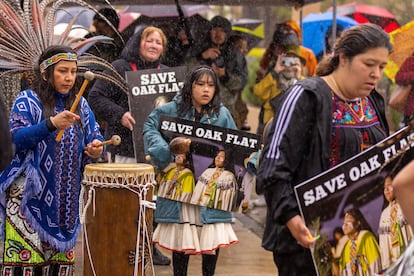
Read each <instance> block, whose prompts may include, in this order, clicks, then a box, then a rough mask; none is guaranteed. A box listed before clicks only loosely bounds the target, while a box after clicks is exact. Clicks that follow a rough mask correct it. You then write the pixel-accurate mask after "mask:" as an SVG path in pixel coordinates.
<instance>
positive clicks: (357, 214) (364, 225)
mask: <svg viewBox="0 0 414 276" xmlns="http://www.w3.org/2000/svg"><path fill="white" fill-rule="evenodd" d="M346 215H350V216H352V217H353V218H354V219H355V224H356V225H354V227H355V229H356V230H357V231H361V230H368V231H370V232H372V229H371V227H370V226H369V224H368V222H367V220H366V219H365V217H364V216H363V215H362V213H361V211H360V210H359V209H358V208H352V209H349V210H348V211H346V212H345V216H346Z"/></svg>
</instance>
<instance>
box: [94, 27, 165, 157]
mask: <svg viewBox="0 0 414 276" xmlns="http://www.w3.org/2000/svg"><path fill="white" fill-rule="evenodd" d="M166 45H167V38H166V37H165V35H164V33H163V31H162V30H161V29H159V28H156V27H153V26H149V27H146V28H143V29H141V30H140V31H138V32H137V33H136V34H134V35H133V36H132V37H131V38H130V39H129V40H128V42H127V44H126V45H125V48H124V49H123V50H122V53H121V57H120V58H119V59H117V60H115V61H114V62H113V63H112V65H113V67H114V68H115V69H116V71H117V72H118V73H119V74H120V75H121V76H123V77H125V72H127V71H137V70H145V69H160V68H166V66H164V65H162V64H161V63H160V59H161V56H162V54H163V53H164V50H165V48H166ZM88 101H89V104H90V105H91V108H92V110H93V111H94V113H95V114H96V115H97V117H99V118H100V119H102V120H104V121H106V123H107V126H106V130H105V138H106V139H110V138H111V137H112V135H115V134H116V135H119V136H120V137H121V140H122V143H121V144H120V145H119V146H116V147H112V148H111V147H109V150H110V151H111V153H112V155H115V157H114V161H115V162H124V163H125V162H136V160H135V156H134V145H133V141H132V128H133V126H134V124H135V120H134V118H133V117H132V115H131V112H130V111H129V104H128V94H127V93H125V92H124V91H123V90H122V89H121V88H119V87H118V86H116V85H114V84H112V83H110V82H107V81H104V80H97V81H96V82H95V84H94V86H93V87H92V89H91V91H90V93H89V96H88Z"/></svg>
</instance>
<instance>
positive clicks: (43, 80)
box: [31, 45, 79, 118]
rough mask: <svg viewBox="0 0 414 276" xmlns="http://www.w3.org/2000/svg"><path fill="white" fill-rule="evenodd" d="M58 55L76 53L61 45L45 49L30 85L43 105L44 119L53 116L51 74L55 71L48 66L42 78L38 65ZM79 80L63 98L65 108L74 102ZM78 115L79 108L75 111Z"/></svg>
mask: <svg viewBox="0 0 414 276" xmlns="http://www.w3.org/2000/svg"><path fill="white" fill-rule="evenodd" d="M59 53H73V54H76V51H75V50H73V49H72V48H70V47H68V46H63V45H53V46H50V47H48V48H46V49H45V50H44V51H43V53H42V54H41V55H40V57H39V61H38V64H37V66H36V70H35V71H36V76H35V79H34V81H33V84H32V85H31V87H32V89H33V90H34V91H35V92H36V94H37V95H38V96H39V99H40V102H41V103H42V105H43V112H44V116H45V118H48V117H50V116H53V115H55V107H56V105H55V93H56V92H55V80H54V77H53V72H54V70H55V65H56V64H53V65H50V66H49V67H47V68H46V70H45V76H44V77H43V76H42V74H41V72H40V64H41V63H42V62H43V61H45V60H46V59H48V58H50V57H52V56H54V55H56V54H59ZM78 81H79V80H77V81H76V82H75V85H74V86H73V87H72V89H71V90H70V92H69V96H68V97H67V98H65V108H66V109H70V106H71V105H72V103H73V101H74V100H75V97H76V94H77V92H78V89H77V88H78V87H79V83H78ZM76 112H78V113H79V106H78V109H77V111H76Z"/></svg>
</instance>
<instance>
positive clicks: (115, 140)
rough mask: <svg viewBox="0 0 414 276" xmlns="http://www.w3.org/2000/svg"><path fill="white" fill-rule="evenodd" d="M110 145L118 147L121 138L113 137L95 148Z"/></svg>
mask: <svg viewBox="0 0 414 276" xmlns="http://www.w3.org/2000/svg"><path fill="white" fill-rule="evenodd" d="M111 144H112V145H114V146H118V145H119V144H121V137H120V136H119V135H113V136H112V137H111V139H110V140H106V141H103V142H101V143H100V144H97V145H96V147H103V146H105V145H111ZM86 149H87V147H85V148H84V150H86Z"/></svg>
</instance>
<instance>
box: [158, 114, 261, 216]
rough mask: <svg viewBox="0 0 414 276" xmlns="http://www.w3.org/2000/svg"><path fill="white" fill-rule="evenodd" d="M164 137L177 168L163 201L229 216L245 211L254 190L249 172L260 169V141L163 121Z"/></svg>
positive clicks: (165, 183)
mask: <svg viewBox="0 0 414 276" xmlns="http://www.w3.org/2000/svg"><path fill="white" fill-rule="evenodd" d="M160 131H161V133H162V135H163V136H164V137H165V138H166V140H168V141H170V142H169V143H170V144H169V148H170V150H171V152H172V153H173V158H174V163H175V164H174V165H173V166H172V168H171V169H169V170H168V171H167V172H166V173H165V175H164V176H163V178H162V179H161V181H160V183H159V187H158V196H160V197H164V198H167V199H172V200H177V201H182V202H186V203H191V204H195V205H200V206H206V207H209V208H214V209H219V210H224V211H239V210H240V209H241V207H240V205H241V203H242V202H246V200H247V197H248V195H249V194H250V193H251V189H252V183H251V182H249V181H247V180H248V179H250V178H249V177H246V178H245V176H246V173H247V168H246V167H247V166H249V168H252V167H254V166H255V162H256V158H257V154H258V150H259V143H260V136H257V135H255V134H251V133H247V132H245V131H240V130H233V129H226V128H222V127H217V126H211V125H206V124H201V123H197V122H193V121H189V120H183V119H177V118H172V117H168V116H164V115H162V116H161V117H160ZM252 162H253V163H252ZM247 174H248V173H247ZM246 204H248V202H246Z"/></svg>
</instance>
